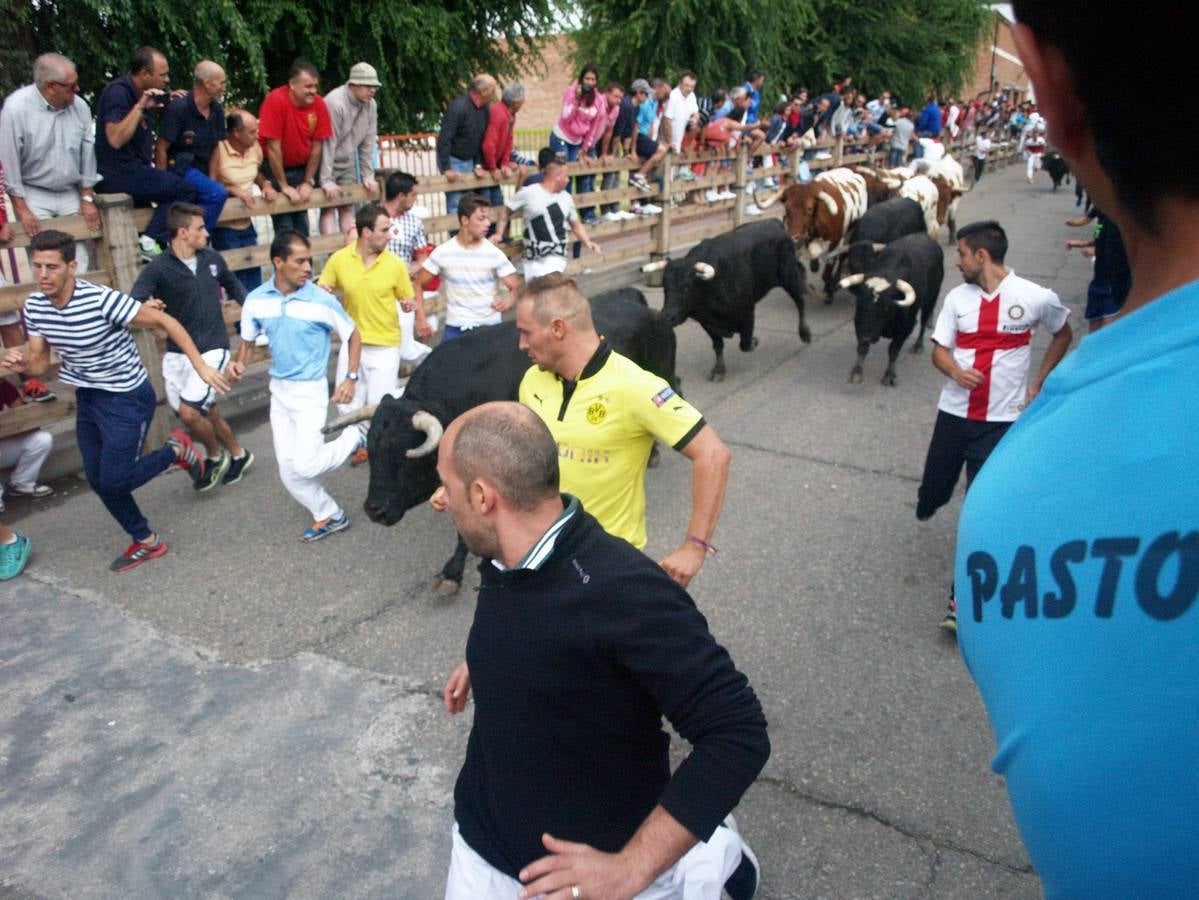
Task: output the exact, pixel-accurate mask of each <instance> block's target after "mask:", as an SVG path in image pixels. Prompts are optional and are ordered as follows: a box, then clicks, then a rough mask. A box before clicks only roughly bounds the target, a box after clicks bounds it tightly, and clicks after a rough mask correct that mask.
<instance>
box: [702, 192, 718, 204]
mask: <svg viewBox="0 0 1199 900" xmlns="http://www.w3.org/2000/svg"><path fill="white" fill-rule="evenodd" d="M704 199H705V200H707V201H708V202H709V203H715V202H716V201H718V200H719V199H720V191H718V190H716V188H708V189H707V190H706V191H704Z"/></svg>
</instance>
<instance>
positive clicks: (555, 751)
mask: <svg viewBox="0 0 1199 900" xmlns="http://www.w3.org/2000/svg"><path fill="white" fill-rule="evenodd" d="M481 571H482V573H483V583H482V587H481V588H480V591H479V599H478V604H477V607H476V610H475V621H474V624H473V625H472V626H471V630H470V636H469V638H468V639H467V644H466V661H467V663H468V665H469V667H470V676H471V686H472V688H473V690H474V694H475V720H474V727H473V728H472V729H471V734H470V741H469V744H468V746H467V750H466V762H465V763H464V764H463V767H462V772H461V774H459V776H458V783H457V786H456V787H455V789H454V805H455V816H456V818H457V821H458V825H459V828H460V829H461V833H462V837H463V838H464V839H465V840H466V842H467V843H468V844H469V845H470V846H471V847H472V848H473V849H474V850H475V851H476V852H477V853H479V855H481V856H482V857H483V858H484V859H486V860H487V861H488V862H489V863H491V865H493V866H495V867H496V868H497V869H499V870H500V871H502V872H505V873H506V874H508V875H510V876H512V877H513V878H515V877H516V876H517V873H518V872H519V871H520V870H521V868H523V867H524V866H526V865H528V864H529V863H531V862H533V861H534V860H536V859H539V858H541V857H542V856H545V855H546V850H545V848H544V847H543V845H542V843H541V835H542V833H543V832H547V831H548V832H550V833H551V834H553V835H555V836H556V837H559V838H563V839H565V840H569V841H581V842H583V843H587V844H590V845H592V846H593V847H596V848H598V849H600V850H604V851H607V852H616V851H618V850H620V849H621V848H622V847H623V846H624V845H625V844H626V843H627V842H628V840H629V839H630V838H631V837H632V836H633V833H634V832H635V831H636V830H637V828H638V827H639V826H640V825H641V823H642V821H644V819H645V818H646V816H648V815H649V813H650V812H651V811H652V810H653V808H654V806H655V805H656V804H659V803H660V804H661V805H662V806H663V807H664V808H665V809H666V811H667V812H669V813H670V814H671V815H672V816H674V817H675V818H676V819H677V820H678V821H679V822H680V823H681V824H682V825H683V826H684V827H686V828H687V830H688V831H690V832H691V833H692V834H694V835H695V836H696V837H697V838H698V839H700V840H707V839H708V838H709V837H710V836H711V834H712V832H713V831H714V830H715V828H716V827H717V826H718V825H719V824H720V822H721V820H722V819H723V818H724V817H725V816H726V815H727V814H728V813H729V812H730V811H731V810H732V809H733V807H734V806H736V805H737V803H738V801H739V800H740V799H741V795H742V794H743V793H744V792H745V790H746V788H748V787H749V785H750V784H751V783H753V780H754V779H755V778H756V777H757V775H758V773H759V772H760V771H761V769H762V766H763V765H765V763H766V760H767V758H768V757H769V755H770V741H769V739H768V738H767V735H766V718H765V716H764V715H763V714H762V707H761V706H760V705H759V703H758V700H757V698H756V697H755V696H754V692H753V689H752V688H751V687H750V686H749V682H748V681H747V680H746V678H745V676H744V675H742V674H741V673H740V672H738V671H737V669H736V668H735V667H734V666H733V661H732V659H731V658H730V657H729V655H728V652H727V651H725V649H724V648H723V647H721V646H720V645H719V644H717V643H716V641H715V639H714V638H713V637H712V635H711V633H710V632H709V631H708V623H707V621H706V620H705V619H704V617H703V615H701V614H700V612H699V610H697V609H696V607H695V604H694V603H693V602H692V600H691V598H690V597H689V596H688V595H687V592H686V591H684V590H683V589H682V588H681V587H679V586H678V585H677V584H675V582H673V581H672V580H671V579H670V578H669V576H667V575H666V574H665V573H664V572H663V571H662V570H661V568H659V567H658V565H657V564H655V563H654V562H653V561H652V560H651V559H649V558H648V557H646V556H645V555H644V554H642V553H641V552H640V551H638V550H636V549H634V548H633V547H632V546H631V545H629V544H628V543H626V542H625V541H622V540H620V539H618V538H614V537H612V536H610V535H608V534H607V533H606V532H604V530H603V529H602V528H600V526H599V525H598V523H597V522H596V521H595V519H593V518H592V517H591V516H590V515H588V514H587V513H586V512H584V511H582V510H580V511H578V512H576V513H575V514H574V516H573V517H572V518H571V519H570V520H569V521H568V522H567V523H566V525H565V526H564V527H563V529H562V531H561V532H560V533H559V535H558V538H557V543H556V545H555V547H554V550H553V553H552V554H551V555H550V557H549V558H548V559H547V560H546V561H545V563H544V564H543V565H542V566H541V567H540V568H539V569H538V570H536V571H532V570H527V569H517V570H509V571H505V572H501V571H499V570H497V569H496V568H495V567H494V566H493V565H492V564H491V563H490V562H484V563H483V566H482V567H481ZM663 715H665V716H666V718H667V719H668V720H669V721H670V723H671V725H672V726H673V727H674V729H675V730H676V731H677V732H678V733H679V734H680V735H681V736H682V737H683V738H684V739H686V740H687V741H689V742H690V743H691V744H692V752H691V754H690V756H688V757H687V758H686V759H685V760H684V761H683V762H682V764H681V765H680V766H679V767H678V769H677V770H676V771H675V773H674V775H673V776H672V775H671V772H670V761H669V758H668V756H667V751H668V749H669V746H670V737H669V736H668V735H667V734H666V733H665V732H664V731H663V730H662V719H661V717H662V716H663Z"/></svg>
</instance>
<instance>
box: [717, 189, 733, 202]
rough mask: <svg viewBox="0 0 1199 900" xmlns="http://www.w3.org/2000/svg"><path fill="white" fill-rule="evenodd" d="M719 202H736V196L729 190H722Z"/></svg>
mask: <svg viewBox="0 0 1199 900" xmlns="http://www.w3.org/2000/svg"><path fill="white" fill-rule="evenodd" d="M719 196H720V199H721V200H736V199H737V195H736V194H734V193H733V192H732V191H730V190H727V189H726V190H723V191H721V192H720V194H719Z"/></svg>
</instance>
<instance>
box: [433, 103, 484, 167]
mask: <svg viewBox="0 0 1199 900" xmlns="http://www.w3.org/2000/svg"><path fill="white" fill-rule="evenodd" d="M487 119H488V115H487V104H486V103H484V104H483V105H482V106H475V101H474V100H473V99H471V95H470V94H463V95H462V96H461V97H457V98H455V99H454V101H453V102H452V103H451V104H450V105H449V108H448V109H446V111H445V118H444V119H442V120H441V131H440V132H439V133H438V135H437V170H438V171H439V172H446V171H448V170H449V168H450V157H451V156H452V157H454V158H455V159H470V160H474V161H475V162H476V163H477V162H478V161H479V157H480V154H481V153H482V152H483V134H484V132H486V131H487Z"/></svg>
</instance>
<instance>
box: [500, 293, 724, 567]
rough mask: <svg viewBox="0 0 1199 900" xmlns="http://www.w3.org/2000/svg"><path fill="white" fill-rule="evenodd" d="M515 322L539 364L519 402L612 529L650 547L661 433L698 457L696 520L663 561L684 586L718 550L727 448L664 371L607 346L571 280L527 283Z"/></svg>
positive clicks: (571, 481) (567, 483) (570, 482)
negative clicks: (649, 489)
mask: <svg viewBox="0 0 1199 900" xmlns="http://www.w3.org/2000/svg"><path fill="white" fill-rule="evenodd" d="M516 328H517V331H518V332H519V333H520V348H521V349H522V350H524V351H525V352H527V353H528V354H529V356H530V358H532V360H533V361H534V362H535V363H536V364H537V365H535V366H532V367H530V369H529V371H528V372H526V373H525V376H524V379H523V380H522V381H521V384H520V402H521V403H523V404H524V405H525V406H528V407H529V408H530V409H532V410H533V411H534V412H535V413H537V415H538V416H539V417H540V418H541V420H542V421H544V422H545V424H546V425H547V426H548V427H549V430H550V433H551V434H553V436H554V440H556V441H557V442H558V457H559V459H558V463H559V467H560V469H561V472H562V490H564V491H567V492H569V493H571V494H574V495H575V496H577V497H578V498H579V499H580V500H581V501H582V503H583V506H584V508H586V509H587V511H588V512H590V513H591V514H592V515H593V516H595V517H596V518H597V519H598V520H599V522H600V524H601V525H603V527H604V530H606V531H607V532H608V533H609V534H613V535H615V536H617V537H621V538H624V539H625V540H626V541H628V542H629V543H630V544H632V545H633V546H634V547H637V548H638V549H642V548H644V547H645V543H646V534H645V468H646V464H647V462H648V460H649V453H650V449H651V447H652V446H653V442H654V438H657V439H658V440H660V441H662V442H663V443H665V444H668V445H669V446H671V447H673V448H674V449H676V450H678V451H679V452H681V453H682V454H683V455H684V456H686V457H687V458H688V459H690V460H691V464H692V471H691V521H690V523H689V524H688V528H687V533H686V535H685V537H684V539H683V540H682V541H681V543H680V544H679V547H678V549H677V550H675V551H674V552H673V553H671V554H670V555H669V556H667V557H666V558H665V559H663V560H662V561H661V563H660V564H661V566H662V568H663V569H664V570H666V572H667V574H669V575H670V577H671V578H673V579H674V580H675V581H677V582H678V583H679V584H681V585H682V586H683V587H686V586H687V584H688V582H690V581H691V579H692V578H693V577H694V576H695V573H696V572H698V571H699V568H700V566H701V565H703V562H704V559H705V558H706V557H707V556H708V555H710V554H713V553H715V552H716V548H715V547H713V546H712V544H711V543H710V541H711V538H712V534H713V532H714V531H715V530H716V520H717V519H718V518H719V517H720V509H721V507H722V506H723V505H724V491H725V485H726V483H727V481H728V473H729V460H730V457H731V454H730V453H729V449H728V447H726V446H725V445H724V442H723V441H721V440H720V438H719V437H718V436H717V434H716V432H715V431H714V430H713V429H712V427H711V426H710V425H708V424H707V423H706V422H705V421H704V417H703V416H702V415H701V414H700V412H699V411H698V410H697V409H695V407H693V406H692V405H691V404H690V403H688V402H687V401H686V400H684V399H683V398H682V397H680V396H678V395H677V394H676V393H675V392H674V391H673V390H672V389H671V387H670V385H669V384H667V383H666V382H665V381H664V380H663V379H662V378H659V377H658V376H657V375H654V374H653V373H651V372H647V371H645V370H644V369H642V368H641V367H640V366H638V365H637V364H636V363H634V362H632V361H631V360H629V359H627V358H626V357H624V356H621V355H620V354H619V353H616V352H615V351H613V350H612V348H611V347H610V346H608V342H607V341H606V340H604V338H603V337H602V336H601V335H599V334H597V333H596V330H595V325H594V324H593V323H592V320H591V304H590V303H588V301H587V298H586V297H585V296H583V294H582V292H581V291H580V290H579V289H578V287H577V286H576V285H575V283H574V281H572V280H571V279H570V278H567V277H566V276H564V275H561V274H553V275H545V276H543V277H541V278H534V279H533V280H532V281H530V282H529V283H528V284H527V285H526V286H525V289H524V292H523V293H522V294H521V295H520V297H519V298H518V300H517V303H516Z"/></svg>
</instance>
